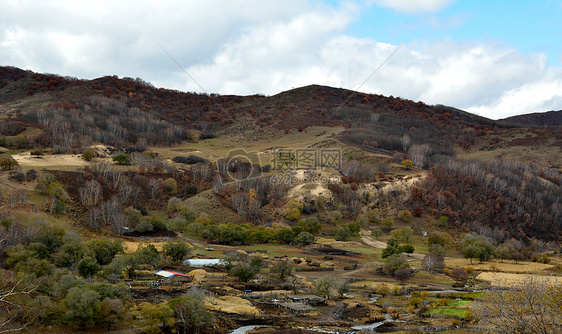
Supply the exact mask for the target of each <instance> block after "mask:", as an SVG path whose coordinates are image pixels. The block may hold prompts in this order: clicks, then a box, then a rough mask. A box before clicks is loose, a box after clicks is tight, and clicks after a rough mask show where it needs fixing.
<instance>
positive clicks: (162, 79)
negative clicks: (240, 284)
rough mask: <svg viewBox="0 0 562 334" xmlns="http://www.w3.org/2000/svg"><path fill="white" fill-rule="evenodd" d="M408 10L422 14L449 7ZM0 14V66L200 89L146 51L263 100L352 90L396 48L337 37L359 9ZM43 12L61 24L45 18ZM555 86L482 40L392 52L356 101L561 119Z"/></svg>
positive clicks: (541, 70)
mask: <svg viewBox="0 0 562 334" xmlns="http://www.w3.org/2000/svg"><path fill="white" fill-rule="evenodd" d="M393 3H394V2H393ZM396 3H397V4H398V3H403V2H401V1H397V2H396ZM420 3H423V4H424V5H423V8H426V9H424V10H428V11H429V10H430V9H431V10H438V8H442V7H443V6H446V5H447V4H448V3H449V2H446V1H432V2H430V1H427V2H423V1H422V2H420ZM397 6H398V5H397ZM420 6H421V5H420ZM3 7H4V8H3V11H2V12H0V46H1V48H2V49H0V64H3V65H13V66H19V67H22V68H29V69H32V70H34V71H38V72H49V73H58V74H61V75H70V76H77V77H80V78H94V77H99V76H102V75H112V74H116V75H119V76H130V77H141V78H143V79H145V80H147V81H150V82H152V83H153V84H155V85H156V86H158V87H166V88H172V89H180V90H184V91H201V89H200V88H199V87H198V85H197V84H195V83H194V82H192V81H191V80H190V79H189V78H188V77H187V76H186V75H185V73H183V72H182V71H181V70H180V69H179V68H178V67H177V66H176V65H175V64H174V62H173V61H171V60H170V59H169V58H168V57H167V56H166V54H165V53H164V52H162V50H160V48H159V47H158V46H157V45H156V44H155V43H154V41H157V42H158V43H159V44H160V45H162V47H163V48H165V49H166V51H168V52H169V53H170V54H171V55H172V56H173V57H174V58H175V59H176V60H177V61H178V62H179V63H180V64H181V65H182V66H183V67H184V68H186V69H187V70H188V72H189V73H190V74H191V75H192V76H193V77H194V78H195V79H196V80H197V82H198V83H200V84H201V86H202V87H203V88H204V89H205V90H206V91H208V92H218V93H221V94H255V93H264V94H270V95H271V94H276V93H279V92H280V91H283V90H287V89H291V88H294V87H300V86H304V85H309V84H322V85H329V86H335V87H343V88H347V89H357V88H358V87H360V86H361V84H362V83H363V82H364V81H365V80H366V79H367V78H368V77H369V76H370V75H371V74H372V73H373V71H375V69H376V68H377V67H378V66H380V65H381V64H382V63H383V62H384V61H385V59H386V58H387V57H388V56H389V55H390V54H391V53H392V52H394V51H395V50H396V48H397V47H398V45H393V44H387V43H381V42H379V41H377V40H376V39H374V38H356V37H351V36H348V35H346V33H345V32H346V29H347V28H348V27H349V25H350V24H352V23H353V22H354V20H356V19H357V17H358V13H359V10H360V8H358V7H357V6H356V5H354V4H353V3H343V4H342V5H341V7H339V8H332V7H328V6H324V5H322V4H319V3H316V2H301V1H296V0H294V1H293V2H291V3H290V4H289V5H287V3H286V2H283V3H280V2H270V1H258V0H253V1H246V2H232V1H227V0H222V1H219V0H217V1H213V2H208V1H203V2H198V1H189V2H186V1H177V2H162V3H158V4H156V3H153V2H143V1H138V2H116V1H101V2H95V3H94V2H85V3H83V2H80V6H78V5H76V3H75V2H74V1H61V2H23V3H19V2H7V3H5V4H4V5H3ZM420 8H421V7H420ZM432 8H433V9H432ZM51 12H57V13H61V14H60V15H59V16H55V15H45V13H51ZM561 86H562V68H560V67H552V66H548V65H547V61H546V57H545V56H544V55H542V54H522V53H520V52H518V51H517V50H514V49H513V48H510V47H509V46H506V45H502V44H499V43H496V42H491V41H487V42H454V41H448V40H444V41H438V42H419V43H414V44H409V45H404V46H402V48H401V49H400V50H399V51H398V52H397V53H396V55H395V56H394V57H392V58H391V59H390V60H389V61H388V63H386V64H385V65H384V66H383V67H382V68H381V69H380V70H379V71H378V72H377V73H376V74H375V75H374V76H373V77H372V78H371V79H370V80H369V81H367V82H366V83H365V84H364V85H363V86H362V87H361V89H360V90H361V91H364V92H371V93H377V94H385V95H393V96H401V97H404V98H408V99H412V100H421V101H424V102H426V103H429V104H438V103H439V104H447V105H451V106H455V107H458V108H462V109H466V110H469V111H472V112H476V113H479V114H482V115H485V116H488V117H491V118H501V117H505V116H508V115H514V114H518V113H524V112H535V111H544V110H550V109H557V110H558V109H562V106H561V103H562V98H561V93H560V92H562V90H561V89H560V88H561Z"/></svg>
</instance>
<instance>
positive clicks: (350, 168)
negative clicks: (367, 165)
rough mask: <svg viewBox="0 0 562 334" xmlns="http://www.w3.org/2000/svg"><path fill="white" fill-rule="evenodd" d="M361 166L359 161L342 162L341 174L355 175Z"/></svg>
mask: <svg viewBox="0 0 562 334" xmlns="http://www.w3.org/2000/svg"><path fill="white" fill-rule="evenodd" d="M358 166H359V161H357V160H347V161H342V163H341V167H340V172H341V173H342V174H343V175H344V176H350V175H354V174H355V173H356V172H357V167H358Z"/></svg>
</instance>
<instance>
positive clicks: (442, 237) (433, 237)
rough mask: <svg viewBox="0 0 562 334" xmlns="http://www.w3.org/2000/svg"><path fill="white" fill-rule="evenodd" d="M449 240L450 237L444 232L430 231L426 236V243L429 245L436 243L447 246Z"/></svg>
mask: <svg viewBox="0 0 562 334" xmlns="http://www.w3.org/2000/svg"><path fill="white" fill-rule="evenodd" d="M450 240H451V237H450V236H449V234H447V233H446V232H431V233H430V234H429V236H428V237H427V245H428V246H431V245H434V244H437V245H441V246H442V247H447V244H448V243H449V241H450Z"/></svg>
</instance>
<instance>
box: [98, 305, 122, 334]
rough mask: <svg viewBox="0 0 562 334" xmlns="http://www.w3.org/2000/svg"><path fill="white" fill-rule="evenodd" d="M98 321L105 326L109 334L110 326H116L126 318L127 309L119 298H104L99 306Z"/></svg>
mask: <svg viewBox="0 0 562 334" xmlns="http://www.w3.org/2000/svg"><path fill="white" fill-rule="evenodd" d="M100 310H101V312H100V320H101V322H102V323H105V324H107V332H108V333H110V332H111V326H113V325H117V324H119V323H120V322H122V321H123V320H125V319H127V318H128V312H127V308H126V307H125V305H124V304H123V301H122V300H121V299H119V298H109V297H107V298H105V299H104V300H102V301H101V304H100Z"/></svg>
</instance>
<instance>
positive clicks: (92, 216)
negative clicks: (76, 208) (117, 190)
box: [86, 208, 101, 230]
mask: <svg viewBox="0 0 562 334" xmlns="http://www.w3.org/2000/svg"><path fill="white" fill-rule="evenodd" d="M100 217H101V210H100V209H98V208H90V209H89V210H88V212H86V225H88V227H90V228H92V229H94V230H97V229H99V228H100Z"/></svg>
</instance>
